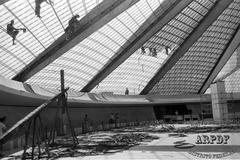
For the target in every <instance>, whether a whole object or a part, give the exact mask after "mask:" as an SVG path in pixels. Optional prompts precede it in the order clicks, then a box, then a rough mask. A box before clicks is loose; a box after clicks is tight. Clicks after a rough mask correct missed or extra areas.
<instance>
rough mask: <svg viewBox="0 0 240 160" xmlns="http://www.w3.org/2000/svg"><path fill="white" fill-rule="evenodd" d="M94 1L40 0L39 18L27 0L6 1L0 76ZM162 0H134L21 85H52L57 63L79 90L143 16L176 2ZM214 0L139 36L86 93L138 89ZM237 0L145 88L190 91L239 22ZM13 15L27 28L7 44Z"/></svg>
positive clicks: (196, 3)
mask: <svg viewBox="0 0 240 160" xmlns="http://www.w3.org/2000/svg"><path fill="white" fill-rule="evenodd" d="M102 1H103V0H66V1H63V0H53V2H54V4H53V5H50V4H47V3H43V4H42V5H41V17H42V18H38V17H37V16H36V15H35V12H34V9H35V0H10V1H8V2H6V3H4V4H3V5H0V15H1V16H0V17H1V21H0V75H1V76H4V77H6V78H9V79H11V78H13V77H14V76H15V75H17V74H18V73H19V72H20V71H21V70H22V69H23V68H24V67H25V66H26V65H28V64H29V63H30V62H31V61H32V60H33V59H34V58H36V57H37V56H38V55H39V54H40V53H41V52H43V51H44V50H45V49H46V48H47V47H48V46H50V45H51V44H52V43H53V42H54V41H55V40H57V39H58V38H59V37H60V36H61V35H62V34H64V28H66V27H67V25H68V21H69V20H70V19H71V17H72V16H73V15H76V14H79V15H80V18H82V17H84V16H85V15H86V14H88V13H89V11H91V10H92V9H93V8H94V7H96V6H97V5H98V4H99V3H101V2H102ZM163 1H164V0H140V1H139V2H138V3H136V4H135V5H133V6H132V7H131V8H129V9H127V10H126V11H124V12H123V13H122V14H120V15H119V16H117V17H116V18H114V19H113V20H111V21H110V22H109V23H107V24H105V25H104V26H103V27H102V28H101V29H99V30H98V31H96V32H94V33H93V34H91V35H90V36H89V37H87V38H86V39H84V40H83V41H82V42H80V43H79V44H78V45H76V46H75V47H73V48H72V49H70V50H69V51H68V52H66V53H65V54H63V55H62V56H60V57H59V58H58V59H56V60H55V61H54V62H52V63H51V64H50V65H48V66H47V67H45V68H44V69H42V70H41V71H39V72H38V73H37V74H35V75H34V76H33V77H31V78H30V79H28V80H27V83H29V84H34V85H40V86H42V87H46V88H52V89H56V88H59V85H60V73H59V72H60V70H61V69H64V71H65V83H66V86H69V87H70V88H71V89H75V90H78V91H80V90H81V89H82V88H83V87H84V86H85V85H86V84H88V82H89V81H91V80H92V79H93V78H94V76H95V75H96V74H97V73H99V72H100V71H101V70H102V68H103V67H105V65H106V64H108V63H109V62H110V61H112V60H113V59H114V58H115V57H116V56H117V55H118V53H119V52H118V51H119V50H121V49H123V48H122V46H123V44H126V43H129V44H131V41H130V40H129V38H130V37H132V36H136V37H137V35H135V32H136V31H137V30H138V29H139V27H140V26H141V25H142V24H143V23H144V22H146V21H147V20H148V18H149V16H150V15H155V18H157V17H158V16H159V15H162V14H163V13H164V12H165V11H166V10H167V9H168V8H169V7H171V5H173V4H174V3H175V2H176V0H168V1H165V3H163ZM216 1H217V0H193V1H192V3H190V4H189V5H188V7H186V8H185V9H183V10H182V11H181V13H180V14H178V15H177V16H176V17H175V18H173V19H172V20H171V21H170V22H169V23H168V24H167V25H165V26H164V27H163V28H162V29H161V30H160V31H159V32H157V33H156V34H155V35H154V36H152V37H151V38H150V39H148V40H146V42H145V44H144V45H143V47H142V48H140V49H138V50H137V51H135V53H133V54H132V55H131V56H130V57H129V58H128V59H127V60H126V61H125V62H124V63H122V64H121V65H120V66H119V67H118V68H117V69H115V70H114V71H113V72H112V73H111V74H109V75H108V76H107V77H106V78H105V79H104V80H103V81H102V82H101V83H100V84H98V85H97V86H96V87H95V88H94V89H93V90H92V92H114V93H117V94H123V93H124V91H125V88H126V87H128V88H129V90H130V94H139V93H140V92H141V91H142V89H143V88H144V87H145V86H146V85H147V83H148V82H149V81H150V80H151V78H152V77H153V76H154V75H155V74H156V72H157V71H158V70H159V69H160V67H162V65H164V63H165V62H166V61H167V59H168V58H170V56H171V55H172V54H174V52H175V51H176V50H177V49H178V47H179V46H180V45H181V44H182V43H183V42H184V40H185V39H186V38H187V37H188V36H189V34H191V33H192V32H194V29H195V27H196V26H197V25H198V24H199V22H200V21H201V20H202V19H203V18H204V16H205V15H206V14H207V13H208V11H209V10H210V9H211V8H212V6H213V5H214V3H215V2H216ZM239 1H240V0H234V3H232V4H231V5H230V6H229V8H228V9H226V10H225V11H224V12H223V13H222V15H221V16H220V17H219V18H218V19H217V20H216V21H215V22H214V24H213V25H212V26H211V27H209V28H208V30H207V31H206V32H205V33H204V34H203V35H202V36H201V38H200V39H199V40H198V41H197V42H195V43H194V45H193V46H192V47H191V48H190V49H189V50H188V52H187V53H186V54H185V55H184V56H183V57H182V58H181V59H180V60H179V61H178V62H177V63H176V65H175V66H174V67H173V68H172V69H171V70H170V71H169V72H168V73H167V74H166V75H165V76H164V78H163V79H162V80H161V81H160V82H159V83H157V84H156V85H155V86H154V87H153V89H152V90H151V93H160V94H164V95H171V94H182V93H197V92H198V90H199V89H200V87H201V85H202V84H203V82H204V81H205V79H206V77H207V76H208V75H209V73H210V71H211V69H212V68H213V66H214V65H215V63H216V62H217V60H218V58H219V57H220V56H221V54H222V52H223V50H224V48H225V46H226V44H227V43H228V41H229V40H230V39H231V37H232V34H233V33H234V31H235V29H236V28H237V26H238V25H239V22H240V18H239V17H240V12H239V9H240V7H239V4H240V2H239ZM156 9H158V10H157V11H156ZM13 19H14V21H15V25H14V26H15V27H16V28H26V29H27V32H26V33H23V32H20V33H19V34H18V36H17V40H16V43H17V45H12V38H11V37H10V36H9V35H8V34H7V33H6V26H7V24H8V23H9V22H10V21H11V20H13ZM150 24H151V23H150V22H149V25H150ZM146 27H147V26H146ZM238 72H240V71H239V70H237V71H236V72H234V74H233V75H232V76H231V78H230V77H228V78H226V80H228V82H229V85H230V84H231V85H232V84H235V82H236V81H237V78H239V77H238V75H239V74H238V75H236V74H237V73H238ZM219 76H220V75H219ZM234 76H235V77H234ZM230 79H231V80H230Z"/></svg>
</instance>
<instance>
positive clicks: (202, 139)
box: [196, 135, 230, 144]
mask: <svg viewBox="0 0 240 160" xmlns="http://www.w3.org/2000/svg"><path fill="white" fill-rule="evenodd" d="M229 138H230V136H229V135H198V136H197V141H196V144H228V140H229Z"/></svg>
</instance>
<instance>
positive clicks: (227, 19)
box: [151, 1, 240, 95]
mask: <svg viewBox="0 0 240 160" xmlns="http://www.w3.org/2000/svg"><path fill="white" fill-rule="evenodd" d="M239 9H240V8H239V1H234V3H232V4H231V5H230V6H229V7H228V8H227V9H226V10H225V11H224V12H223V13H222V14H221V15H220V16H219V17H218V19H217V20H216V21H215V22H214V23H213V24H212V25H211V26H210V27H209V28H208V29H207V31H206V32H205V33H204V34H203V35H202V36H201V37H200V38H199V39H198V41H197V42H195V43H194V45H193V46H192V47H191V48H190V49H189V50H188V52H187V53H185V55H184V56H183V57H182V58H181V59H180V60H179V61H178V62H177V63H176V64H175V65H174V66H173V68H172V69H171V70H170V71H169V72H167V74H166V75H165V76H164V77H163V78H162V79H161V81H160V82H159V83H157V84H156V85H155V86H154V87H153V89H152V90H151V93H160V94H164V95H171V94H190V93H198V91H199V89H200V88H201V86H202V85H203V83H204V81H205V79H206V78H207V76H208V75H209V73H210V72H211V70H212V68H213V67H214V65H215V64H216V62H217V60H218V58H219V57H220V56H221V54H222V53H223V50H224V48H225V47H226V46H227V44H228V42H229V40H230V39H231V37H232V36H233V34H234V31H235V30H236V28H237V27H238V25H239V22H240V12H239V11H240V10H239Z"/></svg>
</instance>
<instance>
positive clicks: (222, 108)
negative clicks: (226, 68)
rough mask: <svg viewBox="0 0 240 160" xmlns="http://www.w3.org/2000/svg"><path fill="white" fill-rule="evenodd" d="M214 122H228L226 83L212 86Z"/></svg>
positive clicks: (221, 82) (222, 82)
mask: <svg viewBox="0 0 240 160" xmlns="http://www.w3.org/2000/svg"><path fill="white" fill-rule="evenodd" d="M211 98H212V112H213V120H214V121H217V122H222V121H226V120H228V107H227V95H226V92H225V85H224V81H220V82H217V83H213V84H211Z"/></svg>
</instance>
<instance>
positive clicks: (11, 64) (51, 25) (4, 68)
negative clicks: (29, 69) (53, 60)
mask: <svg viewBox="0 0 240 160" xmlns="http://www.w3.org/2000/svg"><path fill="white" fill-rule="evenodd" d="M68 2H69V3H67V2H66V1H63V0H54V5H53V6H51V5H49V4H47V3H43V4H42V6H41V16H42V18H41V19H40V18H38V17H37V16H36V15H35V12H34V9H35V0H10V1H8V2H6V3H5V4H3V5H1V6H0V15H1V21H0V57H1V58H0V75H2V76H4V77H6V78H12V77H13V76H15V75H16V74H17V73H19V71H20V70H21V69H23V68H24V67H25V66H26V65H27V64H28V63H30V62H31V61H32V60H33V59H34V58H36V57H37V55H39V54H40V53H41V52H42V51H43V50H44V49H46V48H47V47H48V46H49V45H50V44H52V43H53V42H54V41H55V40H56V39H57V38H58V37H60V36H61V35H62V34H63V33H64V28H66V27H67V24H68V21H69V19H70V18H71V17H72V15H73V14H79V15H80V17H83V16H85V15H86V14H87V13H88V12H89V11H90V10H91V9H92V8H94V7H95V6H96V5H98V4H99V3H100V2H101V0H83V1H79V0H68ZM11 20H14V21H15V25H14V26H15V27H16V28H26V29H27V32H26V33H23V32H20V33H19V34H18V36H17V41H16V43H17V45H14V46H13V45H12V38H11V37H10V36H9V35H8V34H7V33H6V27H7V24H8V23H9V22H10V21H11Z"/></svg>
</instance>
